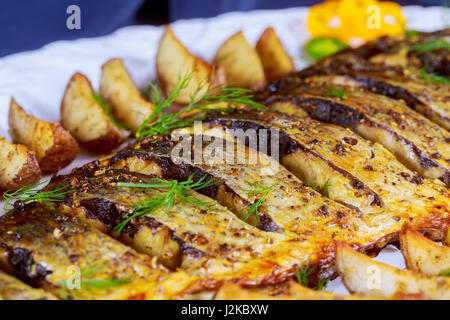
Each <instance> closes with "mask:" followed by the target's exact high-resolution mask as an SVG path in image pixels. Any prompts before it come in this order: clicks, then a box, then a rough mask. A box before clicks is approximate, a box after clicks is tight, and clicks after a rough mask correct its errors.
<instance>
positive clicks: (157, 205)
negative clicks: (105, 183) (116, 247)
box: [115, 174, 215, 237]
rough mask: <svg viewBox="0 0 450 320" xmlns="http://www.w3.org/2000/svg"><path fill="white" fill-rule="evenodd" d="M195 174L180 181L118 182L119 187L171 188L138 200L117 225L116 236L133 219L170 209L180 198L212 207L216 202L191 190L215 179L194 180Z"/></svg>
mask: <svg viewBox="0 0 450 320" xmlns="http://www.w3.org/2000/svg"><path fill="white" fill-rule="evenodd" d="M193 178H194V174H191V175H190V176H189V178H188V179H187V180H186V181H182V182H178V181H177V180H171V181H166V180H163V179H159V178H154V179H152V182H153V183H151V184H135V183H118V184H117V186H119V187H126V188H145V189H155V188H158V189H169V190H168V191H167V192H166V193H164V194H161V195H158V196H155V197H153V198H151V199H147V200H143V201H140V202H138V203H137V204H136V205H134V206H133V207H132V211H131V212H130V213H128V214H127V215H126V219H125V220H124V221H122V222H121V223H120V224H118V225H117V226H116V227H115V236H116V237H117V236H118V235H119V234H120V233H121V232H122V230H123V228H124V227H125V226H126V225H127V224H128V223H129V222H130V221H131V220H133V219H135V218H137V217H141V216H147V215H150V214H153V213H154V212H156V211H157V210H159V209H165V210H168V209H170V208H171V207H173V206H174V205H175V203H176V202H177V201H178V200H181V201H185V202H187V203H189V204H191V205H194V206H198V207H201V208H203V209H211V208H212V207H214V205H215V202H213V201H203V200H199V199H197V198H196V197H195V196H194V195H193V194H192V192H191V191H197V190H200V189H204V188H207V187H210V186H212V185H214V184H215V181H214V180H212V179H210V180H208V181H205V179H206V175H205V176H203V177H202V178H201V179H199V180H198V181H196V182H195V181H194V180H193Z"/></svg>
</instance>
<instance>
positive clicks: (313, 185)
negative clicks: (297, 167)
mask: <svg viewBox="0 0 450 320" xmlns="http://www.w3.org/2000/svg"><path fill="white" fill-rule="evenodd" d="M330 179H331V178H328V179H327V180H326V181H325V184H324V185H323V186H322V187H319V185H317V184H316V183H315V182H314V181H312V180H311V181H310V182H309V183H308V185H309V187H310V188H311V189H313V190H314V191H317V192H319V193H324V192H325V191H326V190H327V189H328V188H329V187H331V183H330Z"/></svg>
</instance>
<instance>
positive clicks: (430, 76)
mask: <svg viewBox="0 0 450 320" xmlns="http://www.w3.org/2000/svg"><path fill="white" fill-rule="evenodd" d="M427 68H428V64H427V63H426V64H425V65H424V66H423V67H422V68H421V69H420V70H419V74H420V76H421V77H422V78H423V79H425V80H426V81H427V82H429V83H433V84H450V79H449V77H445V76H440V75H438V74H436V73H428V72H427V71H426V70H427Z"/></svg>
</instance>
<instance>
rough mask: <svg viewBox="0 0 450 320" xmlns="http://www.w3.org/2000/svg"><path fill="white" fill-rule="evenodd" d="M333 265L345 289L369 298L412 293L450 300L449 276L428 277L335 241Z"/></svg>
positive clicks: (429, 297)
mask: <svg viewBox="0 0 450 320" xmlns="http://www.w3.org/2000/svg"><path fill="white" fill-rule="evenodd" d="M336 268H337V271H338V273H339V274H340V276H341V277H342V281H343V282H344V285H345V286H346V287H347V289H348V290H349V291H350V292H351V293H353V294H357V295H362V296H372V297H380V298H385V297H392V296H411V295H417V296H418V297H421V298H423V297H425V298H428V299H437V300H439V299H444V300H447V299H450V278H447V277H437V276H434V277H428V276H425V275H421V274H419V273H416V272H414V271H409V270H406V271H405V270H399V269H397V268H394V267H392V266H389V265H387V264H383V263H381V262H377V261H375V260H372V259H371V258H370V257H368V256H366V255H364V254H362V253H360V252H357V251H355V250H353V249H352V248H351V247H350V246H349V245H347V244H344V243H338V245H337V250H336Z"/></svg>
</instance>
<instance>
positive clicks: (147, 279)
mask: <svg viewBox="0 0 450 320" xmlns="http://www.w3.org/2000/svg"><path fill="white" fill-rule="evenodd" d="M72 266H73V267H78V268H80V269H79V270H83V269H86V268H90V267H93V266H96V269H98V270H96V271H95V274H94V275H92V277H93V279H94V280H98V279H104V278H106V279H111V278H115V279H127V281H126V282H125V283H124V284H123V285H121V286H118V287H113V288H106V289H87V288H86V289H83V283H82V282H81V289H80V290H79V291H76V292H75V289H74V290H66V291H64V290H63V289H62V287H61V283H63V282H65V281H68V280H70V279H71V278H70V277H71V276H73V272H72V271H71V269H70V267H72ZM0 268H1V269H3V270H6V271H7V272H9V273H11V274H13V275H15V276H17V277H18V278H19V279H21V280H22V281H24V282H25V283H27V284H29V285H32V286H33V287H36V288H42V289H44V290H46V291H48V292H50V293H52V294H54V295H55V296H57V297H58V298H60V299H67V298H68V299H161V298H166V299H168V298H172V297H173V295H181V294H183V293H184V292H185V291H186V290H188V288H193V287H194V286H195V285H201V284H200V283H198V279H194V278H190V277H189V276H187V275H186V276H184V277H183V276H182V277H180V275H178V274H175V275H174V276H175V277H177V278H179V280H182V279H184V280H183V281H184V283H186V282H188V283H189V282H191V283H190V284H189V286H188V287H181V288H177V290H179V291H176V290H175V289H176V287H175V286H173V285H171V286H170V287H169V288H166V287H165V283H171V281H172V280H171V278H172V277H173V276H172V275H169V274H168V272H167V270H166V269H165V268H164V267H162V266H161V265H158V264H156V263H155V261H153V260H152V259H151V258H149V257H148V256H145V255H140V254H138V253H137V252H136V251H134V250H133V249H131V248H129V247H127V246H124V245H122V244H121V243H119V242H117V241H116V240H114V239H112V238H110V237H108V236H107V235H105V234H103V233H101V232H99V231H97V230H95V229H92V228H89V227H87V226H86V225H82V224H80V223H79V222H78V221H77V220H76V219H75V218H74V217H69V216H66V215H62V214H59V213H57V212H56V211H54V210H53V209H51V208H48V207H46V206H44V205H42V204H40V203H38V202H31V203H28V204H23V203H21V202H16V204H15V209H13V210H11V211H9V212H8V213H7V214H6V215H4V216H2V217H0ZM74 270H75V269H74ZM80 279H81V281H82V280H83V274H82V273H81V278H80ZM90 279H91V278H89V279H87V280H90ZM186 279H187V280H186ZM179 282H180V283H183V282H181V281H179Z"/></svg>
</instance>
